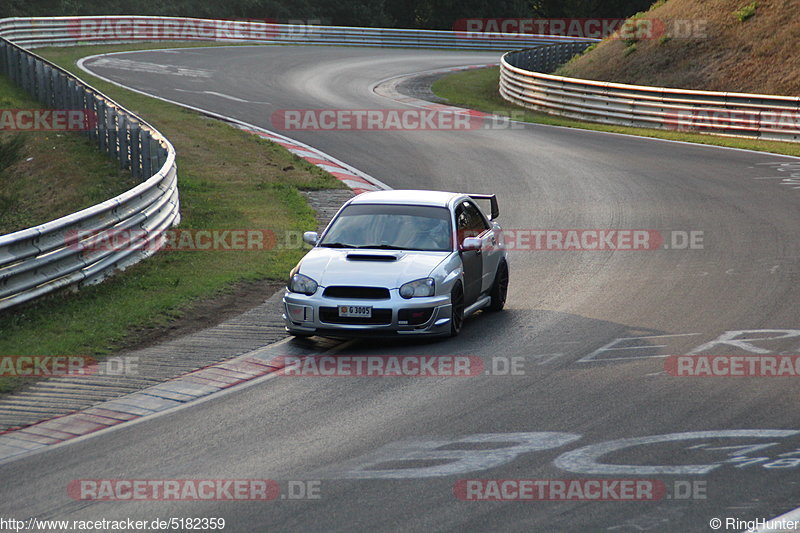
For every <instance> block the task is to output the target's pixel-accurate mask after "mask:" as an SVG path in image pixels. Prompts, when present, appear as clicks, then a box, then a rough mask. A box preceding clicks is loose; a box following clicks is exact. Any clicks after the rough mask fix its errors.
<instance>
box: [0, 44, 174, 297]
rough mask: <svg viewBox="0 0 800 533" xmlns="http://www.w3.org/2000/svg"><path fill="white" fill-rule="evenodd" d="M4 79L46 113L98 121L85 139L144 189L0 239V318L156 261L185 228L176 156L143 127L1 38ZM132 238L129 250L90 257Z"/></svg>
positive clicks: (141, 122)
mask: <svg viewBox="0 0 800 533" xmlns="http://www.w3.org/2000/svg"><path fill="white" fill-rule="evenodd" d="M0 72H2V73H3V74H5V75H7V76H9V77H10V78H11V79H12V80H13V81H15V82H16V83H17V84H19V85H20V86H22V87H23V88H24V89H25V90H26V91H27V92H28V93H29V94H30V95H31V96H33V97H34V98H36V99H37V100H39V101H40V102H41V103H42V104H44V105H45V106H47V107H50V108H55V109H65V110H66V109H69V110H81V111H83V113H84V116H86V117H92V120H91V122H90V123H89V124H90V126H89V127H88V129H86V130H85V131H84V133H86V134H87V135H88V136H89V138H91V139H92V140H93V141H94V142H96V143H97V145H98V146H99V147H100V149H101V150H104V151H106V152H108V153H109V154H111V155H113V156H114V157H115V158H116V159H117V160H118V161H119V164H120V167H122V168H125V169H129V170H130V171H131V173H132V174H133V175H134V176H135V177H137V178H141V179H143V180H144V181H143V182H142V183H140V184H139V185H137V186H136V187H134V188H132V189H130V190H129V191H126V192H125V193H123V194H120V195H119V196H117V197H115V198H112V199H110V200H107V201H105V202H103V203H100V204H98V205H94V206H92V207H89V208H87V209H83V210H81V211H78V212H77V213H73V214H71V215H67V216H65V217H61V218H59V219H56V220H53V221H51V222H47V223H45V224H41V225H39V226H35V227H32V228H28V229H24V230H21V231H17V232H15V233H10V234H7V235H2V236H0V310H2V309H6V308H9V307H12V306H14V305H17V304H20V303H23V302H26V301H29V300H31V299H34V298H36V297H38V296H41V295H43V294H46V293H49V292H52V291H54V290H56V289H59V288H62V287H66V286H70V285H73V286H80V285H86V284H91V283H97V282H99V281H101V280H102V279H103V278H105V277H106V276H107V275H108V274H109V273H111V272H113V271H114V270H120V269H123V268H125V267H127V266H129V265H131V264H133V263H136V262H138V261H140V260H142V259H143V258H145V257H147V256H150V255H152V254H153V253H155V251H156V250H157V249H158V248H159V246H160V245H161V244H163V242H162V241H159V240H158V239H159V236H160V235H161V234H163V231H164V230H166V229H167V228H169V227H171V226H173V225H175V224H177V223H179V222H180V211H179V199H178V181H177V171H176V167H175V150H174V148H173V147H172V145H171V144H170V143H169V141H168V140H167V139H166V138H165V137H164V136H163V135H161V134H160V133H159V132H158V131H157V130H156V129H155V128H153V127H152V126H150V125H149V124H147V123H146V122H145V121H144V120H142V119H141V118H139V117H138V116H136V115H134V114H133V113H131V112H130V111H128V110H126V109H125V108H123V107H122V106H120V105H119V104H117V103H116V102H114V101H113V100H111V99H110V98H108V97H106V96H105V95H103V94H102V93H100V92H99V91H97V90H96V89H94V88H92V87H91V86H89V85H87V84H86V83H84V82H82V81H80V80H79V79H78V78H76V77H75V76H73V75H72V74H70V73H68V72H67V71H65V70H63V69H61V68H60V67H58V66H56V65H54V64H53V63H50V62H49V61H46V60H44V59H42V58H41V57H39V56H37V55H35V54H32V53H31V52H29V51H27V50H24V49H23V48H21V47H20V46H18V45H17V44H15V43H12V42H10V41H9V40H8V39H5V38H2V37H0ZM122 230H126V231H128V232H129V234H130V235H131V236H132V237H133V238H132V239H131V241H130V245H126V246H125V247H124V249H121V250H114V249H113V248H112V247H106V248H108V249H104V250H94V251H93V250H85V249H83V247H82V246H81V241H85V240H86V239H89V240H91V241H93V242H98V241H99V242H103V241H104V239H111V238H112V236H113V235H115V234H117V233H118V232H120V231H122Z"/></svg>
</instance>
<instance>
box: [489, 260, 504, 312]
mask: <svg viewBox="0 0 800 533" xmlns="http://www.w3.org/2000/svg"><path fill="white" fill-rule="evenodd" d="M507 295H508V265H506V262H505V261H503V262H502V263H500V266H498V267H497V274H495V276H494V285H492V290H491V292H490V293H489V296H491V298H492V302H491V303H490V304H489V306H488V307H487V308H486V309H487V310H488V311H501V310H502V309H503V307H505V305H506V296H507Z"/></svg>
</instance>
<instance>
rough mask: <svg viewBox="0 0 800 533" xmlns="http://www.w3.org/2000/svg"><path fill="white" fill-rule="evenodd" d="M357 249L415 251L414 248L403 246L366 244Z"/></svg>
mask: <svg viewBox="0 0 800 533" xmlns="http://www.w3.org/2000/svg"><path fill="white" fill-rule="evenodd" d="M356 248H359V249H360V248H373V249H376V250H413V249H414V248H404V247H403V246H394V245H392V244H365V245H363V246H356Z"/></svg>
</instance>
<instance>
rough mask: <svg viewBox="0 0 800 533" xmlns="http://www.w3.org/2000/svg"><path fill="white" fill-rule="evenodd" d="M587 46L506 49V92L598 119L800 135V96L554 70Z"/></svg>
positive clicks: (512, 98)
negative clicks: (566, 74)
mask: <svg viewBox="0 0 800 533" xmlns="http://www.w3.org/2000/svg"><path fill="white" fill-rule="evenodd" d="M587 46H588V44H586V43H571V44H559V45H550V46H542V47H538V48H535V49H532V50H517V51H514V52H508V53H506V54H505V55H504V56H503V58H502V59H501V62H500V94H501V95H502V96H503V98H505V99H506V100H508V101H509V102H512V103H514V104H517V105H520V106H522V107H527V108H530V109H536V110H540V111H545V112H547V113H551V114H554V115H562V116H566V117H572V118H577V119H581V120H588V121H591V122H602V123H606V124H617V125H623V126H634V127H644V128H659V129H668V130H679V131H696V132H702V133H714V134H718V135H735V136H745V137H754V138H759V139H769V140H778V141H798V140H800V98H797V97H790V96H769V95H761V94H744V93H724V92H711V91H691V90H684V89H669V88H662V87H645V86H640V85H627V84H621V83H610V82H599V81H591V80H582V79H576V78H566V77H563V76H554V75H552V74H548V73H549V72H552V71H553V70H554V69H555V68H556V67H557V66H558V65H559V64H561V63H564V62H566V61H567V60H569V59H570V57H571V56H572V55H574V54H575V53H578V52H580V51H582V50H583V49H585V48H586V47H587Z"/></svg>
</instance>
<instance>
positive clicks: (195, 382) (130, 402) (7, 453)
mask: <svg viewBox="0 0 800 533" xmlns="http://www.w3.org/2000/svg"><path fill="white" fill-rule="evenodd" d="M279 350H281V351H280V352H279ZM297 350H299V349H293V348H292V347H290V346H286V341H285V340H284V341H278V342H277V343H275V344H272V345H270V346H266V347H264V348H259V349H257V350H254V351H252V352H249V353H246V354H243V355H240V356H238V357H234V358H232V359H228V360H226V361H222V362H219V363H214V364H212V365H209V366H206V367H203V368H201V369H198V370H194V371H192V372H188V373H186V374H183V375H181V376H178V377H176V378H173V379H170V380H168V381H165V382H163V383H159V384H158V385H153V386H152V387H148V388H145V389H142V390H140V391H137V392H134V393H131V394H127V395H125V396H120V397H119V398H114V399H113V400H108V401H105V402H101V403H98V404H96V405H94V406H92V407H89V408H87V409H83V410H80V411H76V412H74V413H70V414H66V415H62V416H58V417H55V418H51V419H49V420H44V421H41V422H37V423H35V424H32V425H29V426H25V427H21V428H11V429H8V430H6V431H4V432H2V433H0V463H2V462H5V461H7V460H9V459H16V458H19V457H21V456H22V455H24V454H27V453H31V452H34V451H38V450H41V449H43V448H46V447H48V446H51V445H55V444H60V443H62V442H66V441H69V440H72V439H76V438H78V437H83V436H85V435H89V434H91V433H95V432H97V431H101V430H104V429H108V428H110V427H113V426H117V425H120V424H124V423H126V422H129V421H133V420H138V419H141V418H144V417H147V416H150V415H154V414H156V413H160V412H163V411H167V410H169V409H173V408H175V407H179V406H181V405H185V404H188V403H189V402H192V401H194V400H198V399H200V398H203V397H205V396H210V395H212V394H215V393H218V392H221V391H223V390H225V389H228V388H230V387H234V386H236V385H241V384H242V383H246V382H248V381H252V380H254V379H256V378H259V377H262V376H266V375H268V374H272V373H274V372H277V371H279V370H280V369H281V368H283V366H284V364H283V362H282V360H283V357H282V356H285V355H286V353H287V352H291V351H297Z"/></svg>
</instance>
